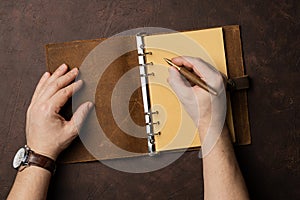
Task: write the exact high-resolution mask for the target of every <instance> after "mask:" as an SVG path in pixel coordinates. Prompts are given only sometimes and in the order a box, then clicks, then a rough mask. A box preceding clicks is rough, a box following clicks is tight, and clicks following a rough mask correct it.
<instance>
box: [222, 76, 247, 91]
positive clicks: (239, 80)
mask: <svg viewBox="0 0 300 200" xmlns="http://www.w3.org/2000/svg"><path fill="white" fill-rule="evenodd" d="M226 87H227V90H229V91H231V92H232V91H236V90H244V89H248V88H249V87H250V81H249V76H248V75H244V76H241V77H235V78H230V79H228V80H227V86H226Z"/></svg>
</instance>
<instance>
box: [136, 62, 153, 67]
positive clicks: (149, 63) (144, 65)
mask: <svg viewBox="0 0 300 200" xmlns="http://www.w3.org/2000/svg"><path fill="white" fill-rule="evenodd" d="M147 65H153V62H148V63H145V64H139V66H142V67H147Z"/></svg>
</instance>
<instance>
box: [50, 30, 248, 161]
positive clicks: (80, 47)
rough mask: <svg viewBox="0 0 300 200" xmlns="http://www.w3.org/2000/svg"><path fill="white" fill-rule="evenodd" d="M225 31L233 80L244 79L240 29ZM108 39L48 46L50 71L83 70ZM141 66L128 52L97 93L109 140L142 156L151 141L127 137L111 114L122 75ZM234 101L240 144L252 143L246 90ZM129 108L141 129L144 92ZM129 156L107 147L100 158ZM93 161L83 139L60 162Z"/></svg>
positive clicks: (233, 97) (66, 110) (68, 107)
mask: <svg viewBox="0 0 300 200" xmlns="http://www.w3.org/2000/svg"><path fill="white" fill-rule="evenodd" d="M223 30H224V40H225V50H226V58H227V66H228V72H229V77H230V78H234V77H239V76H242V75H244V66H243V58H242V49H241V41H240V31H239V26H225V27H224V29H223ZM104 40H105V39H104V38H103V39H96V40H84V41H73V42H66V43H59V44H48V45H46V57H47V67H48V70H49V71H50V72H53V71H54V70H55V69H56V68H57V67H58V66H59V65H61V64H62V63H66V64H67V65H68V66H69V67H70V68H73V67H80V66H81V64H82V63H83V61H84V59H85V58H86V56H87V55H88V54H89V53H90V52H91V51H92V50H93V49H94V48H95V47H96V46H97V45H98V44H100V43H101V42H102V41H104ZM124 40H125V43H126V42H127V44H130V45H135V43H134V40H132V38H129V37H128V38H124ZM120 45H121V44H120ZM116 51H117V49H116ZM137 65H138V61H137V52H136V51H132V52H128V53H126V54H124V55H122V56H121V57H119V58H118V59H116V60H115V61H114V62H113V63H111V65H110V66H109V67H108V68H107V70H106V71H105V72H104V73H105V75H103V76H102V78H101V79H100V80H95V81H99V82H98V86H97V90H96V92H95V109H96V114H97V118H98V122H99V123H100V124H103V125H104V129H105V130H106V131H105V133H106V134H108V135H106V137H107V138H108V140H109V141H110V142H112V143H113V144H114V145H117V146H119V147H121V148H123V149H125V150H127V151H130V152H137V153H140V155H146V153H147V140H146V139H144V138H136V137H132V136H129V135H128V134H125V133H124V132H123V131H122V130H120V128H119V127H118V126H117V125H116V123H115V122H114V120H113V117H112V114H111V104H110V100H111V96H112V90H113V88H114V86H115V84H116V83H117V81H118V80H119V79H120V77H121V76H122V74H124V73H125V72H127V71H129V70H130V69H132V68H133V67H135V66H137ZM117 66H123V68H122V70H120V68H118V67H117ZM104 77H105V78H104ZM136 78H137V79H138V78H139V74H137V76H136ZM137 79H135V78H133V80H132V81H137V82H139V80H137ZM100 87H101V89H100ZM119 101H120V104H122V96H121V97H119ZM231 101H232V109H233V118H234V125H235V133H236V138H237V144H249V143H250V142H251V138H250V128H249V121H248V107H247V91H246V90H245V91H238V92H233V93H232V94H231ZM128 109H129V111H130V114H131V118H132V119H133V121H134V122H135V123H136V124H139V125H141V126H142V125H143V124H145V122H144V114H143V103H142V96H141V91H140V89H137V90H136V91H135V93H134V94H133V95H132V96H131V98H130V101H129V108H128ZM71 110H72V109H71V102H68V104H67V105H66V106H65V107H64V109H63V110H62V114H63V115H64V116H65V117H66V118H70V116H71V114H72V113H71ZM126 120H127V119H124V121H125V122H126ZM93 125H94V124H92V126H93ZM90 126H91V125H90ZM101 126H102V125H101ZM86 128H87V130H88V132H92V131H93V129H89V128H88V127H86ZM132 131H134V130H132ZM138 134H146V133H138ZM106 137H104V138H103V137H102V139H103V140H105V139H107V138H106ZM106 142H107V141H106ZM106 142H105V141H102V144H101V142H100V144H95V146H96V147H95V148H97V147H99V145H100V146H101V145H103V144H104V143H105V144H107V143H106ZM96 151H97V150H96ZM93 152H94V151H93ZM99 153H100V152H99ZM103 155H105V156H103ZM128 156H132V155H126V154H124V155H121V156H120V155H116V153H115V152H114V151H113V150H112V149H111V148H110V146H109V147H106V150H105V153H104V154H101V156H100V157H101V159H113V158H120V157H128ZM97 158H99V156H97ZM92 160H95V158H94V157H93V156H92V155H91V154H90V153H89V151H88V150H86V148H85V147H84V146H83V145H82V143H81V141H80V140H79V138H77V139H76V140H75V141H74V142H73V143H72V144H71V146H70V147H69V148H68V149H66V150H65V151H64V153H63V154H62V155H61V157H60V161H63V162H65V163H72V162H85V161H92Z"/></svg>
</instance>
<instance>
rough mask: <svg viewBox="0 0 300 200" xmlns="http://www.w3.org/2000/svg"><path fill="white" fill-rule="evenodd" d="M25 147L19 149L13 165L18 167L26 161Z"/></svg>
mask: <svg viewBox="0 0 300 200" xmlns="http://www.w3.org/2000/svg"><path fill="white" fill-rule="evenodd" d="M25 152H26V150H25V148H21V149H19V150H18V151H17V153H16V155H15V157H14V161H13V167H14V168H15V169H16V168H18V167H20V165H21V164H22V162H24V159H25Z"/></svg>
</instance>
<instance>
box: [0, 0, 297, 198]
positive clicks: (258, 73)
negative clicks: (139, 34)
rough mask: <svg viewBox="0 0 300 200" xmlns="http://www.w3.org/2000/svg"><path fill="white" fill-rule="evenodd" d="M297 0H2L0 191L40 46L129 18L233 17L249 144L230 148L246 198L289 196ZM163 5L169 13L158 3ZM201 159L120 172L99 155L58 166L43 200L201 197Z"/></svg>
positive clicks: (157, 22)
mask: <svg viewBox="0 0 300 200" xmlns="http://www.w3.org/2000/svg"><path fill="white" fill-rule="evenodd" d="M297 2H298V1H285V2H283V1H279V0H278V1H246V0H242V1H223V0H218V1H213V2H211V1H209V2H207V1H188V3H187V2H185V1H171V0H170V1H169V0H165V1H145V2H142V1H91V2H90V3H87V2H85V1H76V2H75V1H64V2H62V1H50V2H47V1H9V0H7V1H1V2H0V5H1V7H0V8H1V11H0V23H1V29H0V31H1V34H0V37H1V45H0V49H1V50H0V56H1V68H0V75H1V84H0V88H1V92H2V93H1V98H0V100H1V103H0V106H1V115H0V121H1V125H0V130H1V131H0V134H1V137H0V142H1V145H0V152H1V156H0V198H1V199H4V198H5V197H6V196H7V194H8V191H9V189H10V187H11V184H12V182H13V179H14V176H15V173H16V172H15V170H14V169H13V168H12V166H11V165H12V164H11V159H12V157H13V155H14V154H15V151H16V150H17V149H18V148H19V147H20V146H22V145H24V143H25V135H24V127H25V113H26V109H27V107H28V105H29V103H30V98H31V95H32V93H33V91H34V88H35V84H36V83H37V81H38V79H39V77H40V75H41V74H42V73H43V72H44V71H45V56H44V45H45V44H47V43H52V42H55V43H57V42H64V41H72V40H77V39H80V40H81V39H94V38H99V37H109V36H111V35H113V34H115V33H118V32H121V31H123V30H127V29H130V28H135V27H142V26H159V27H165V28H171V29H175V30H190V29H201V28H207V27H215V26H221V25H228V24H240V25H241V30H242V33H241V35H242V43H243V50H244V60H245V67H246V72H247V74H249V75H250V77H251V80H252V81H251V82H252V85H251V86H252V88H251V90H250V91H249V94H248V100H249V114H250V125H251V135H252V144H251V145H249V146H243V147H238V148H237V149H236V153H237V156H238V160H239V163H240V166H241V169H242V171H243V174H244V177H245V179H246V183H247V186H248V188H249V191H250V195H251V197H252V198H253V199H297V198H299V196H300V191H299V173H300V170H299V166H300V160H299V158H300V155H299V154H300V150H299V134H300V133H299V118H300V117H299V98H300V93H299V89H298V90H297V89H296V88H297V87H296V86H298V85H300V81H299V55H300V52H299V45H300V44H299V41H300V40H299V15H297V13H299V9H300V5H299V3H297ZM168 8H169V9H171V11H176V12H169V11H166V9H168ZM201 170H202V167H201V160H199V159H198V158H197V152H189V153H186V154H185V155H184V156H182V157H181V158H180V159H179V160H177V161H176V162H175V163H173V164H171V165H170V166H168V167H167V168H164V169H162V170H159V171H156V172H152V173H145V174H128V173H124V172H119V171H116V170H113V169H110V168H108V167H106V166H104V165H103V164H101V163H97V162H95V163H83V164H70V165H64V166H59V168H58V171H57V173H56V175H55V177H54V178H53V181H52V186H51V188H50V192H49V199H99V198H102V199H121V198H122V199H133V198H135V199H142V198H146V199H154V198H157V199H191V198H201V197H203V184H202V175H201Z"/></svg>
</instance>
